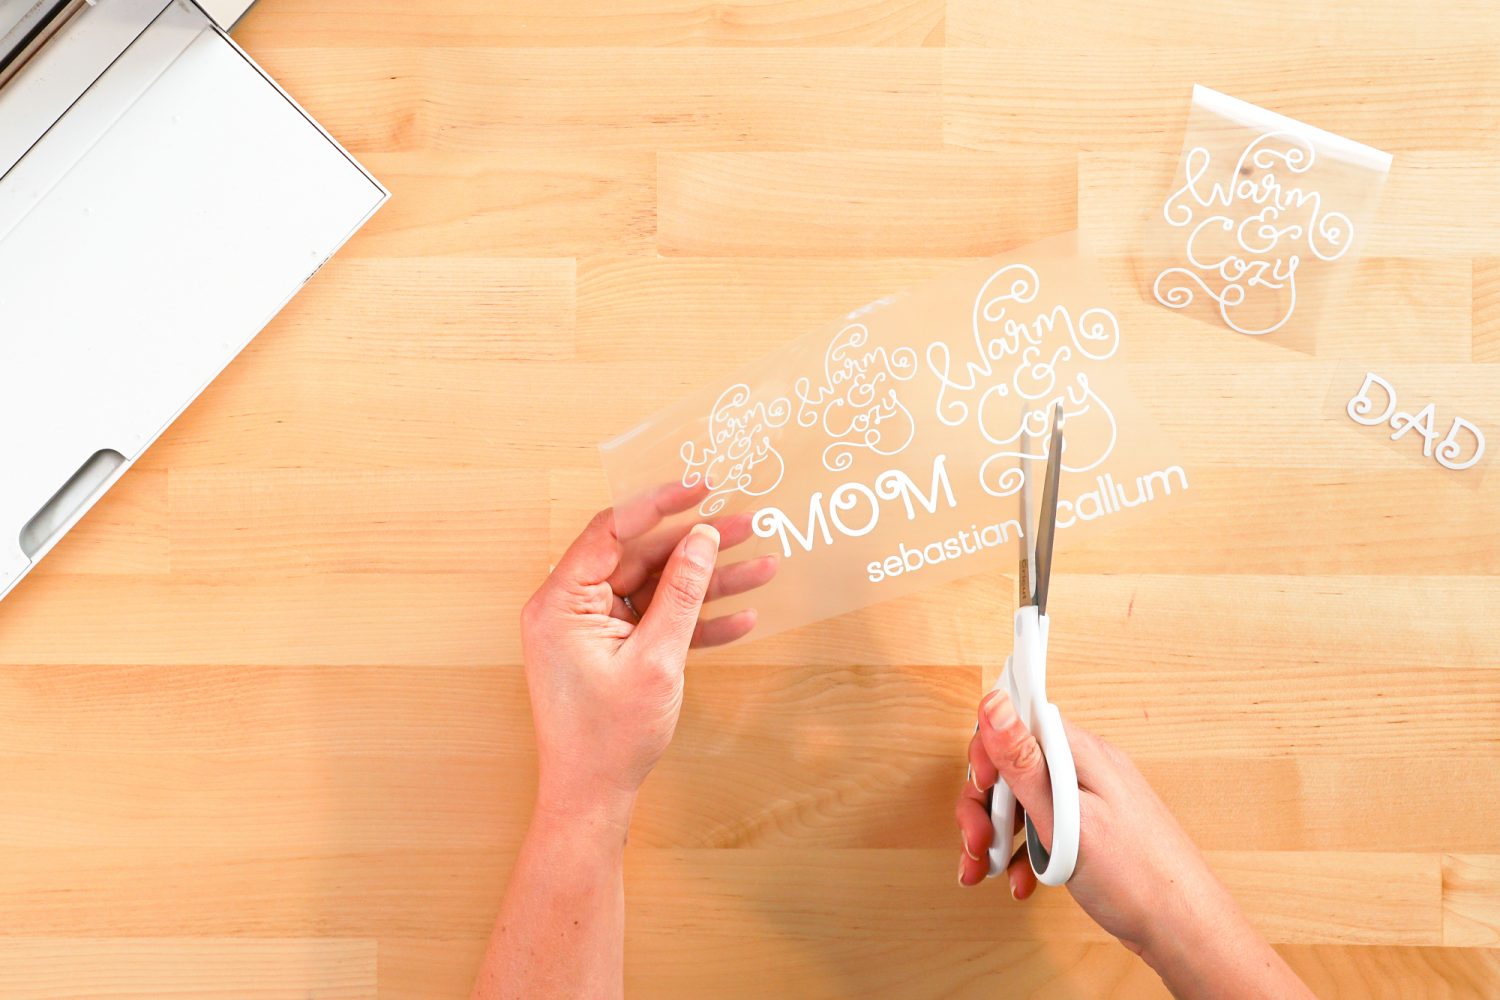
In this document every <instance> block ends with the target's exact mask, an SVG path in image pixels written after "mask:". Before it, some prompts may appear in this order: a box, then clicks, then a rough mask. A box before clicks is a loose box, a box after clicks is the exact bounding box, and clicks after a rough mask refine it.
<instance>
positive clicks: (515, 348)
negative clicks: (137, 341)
mask: <svg viewBox="0 0 1500 1000" xmlns="http://www.w3.org/2000/svg"><path fill="white" fill-rule="evenodd" d="M574 271H575V262H574V261H573V260H572V259H571V258H567V259H547V258H541V259H527V258H521V259H517V260H507V259H501V258H486V257H427V258H422V257H417V258H400V257H396V258H381V257H375V258H363V259H355V258H343V257H339V258H335V259H334V260H331V261H329V262H328V264H327V266H326V267H324V268H323V270H322V271H321V272H320V274H319V277H318V278H317V279H316V280H314V281H313V282H312V283H311V284H309V285H308V287H307V288H306V289H304V290H303V291H302V293H301V294H300V295H298V296H297V297H296V298H295V299H293V300H292V301H291V302H290V303H288V304H287V307H286V308H285V309H284V310H282V312H281V314H280V315H279V316H278V317H277V318H276V320H275V322H274V323H273V325H272V327H271V328H270V329H269V330H268V331H267V332H266V334H265V335H264V336H265V338H266V339H267V340H268V341H271V343H270V344H268V345H263V346H261V347H260V348H258V349H259V350H266V351H270V352H272V353H275V354H277V355H279V356H283V357H287V356H291V355H294V354H295V355H296V356H297V357H299V358H300V359H301V360H302V362H303V363H304V364H308V365H318V364H329V363H332V362H333V361H335V360H341V359H342V358H344V357H346V356H349V357H369V356H371V355H380V356H382V357H386V358H395V359H399V360H401V361H404V362H423V361H429V360H435V359H447V360H455V361H478V360H493V359H497V358H498V359H506V360H509V359H516V360H519V359H523V358H547V359H549V360H565V359H567V358H570V357H573V356H574V336H573V334H574V302H573V293H574V285H575V281H574ZM260 343H261V342H260V341H257V344H260Z"/></svg>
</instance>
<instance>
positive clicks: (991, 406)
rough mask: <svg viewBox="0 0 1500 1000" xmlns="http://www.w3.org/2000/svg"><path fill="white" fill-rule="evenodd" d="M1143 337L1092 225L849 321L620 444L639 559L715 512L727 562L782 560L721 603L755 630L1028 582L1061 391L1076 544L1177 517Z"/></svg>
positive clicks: (1064, 523)
mask: <svg viewBox="0 0 1500 1000" xmlns="http://www.w3.org/2000/svg"><path fill="white" fill-rule="evenodd" d="M1126 338H1127V334H1126V331H1124V330H1123V329H1122V328H1121V325H1120V321H1119V318H1118V313H1117V311H1116V310H1115V309H1114V307H1113V306H1112V305H1111V303H1110V302H1109V300H1108V297H1107V295H1106V293H1105V291H1104V289H1103V286H1102V284H1101V282H1100V280H1099V278H1098V277H1097V274H1096V271H1095V268H1094V266H1093V263H1092V261H1091V260H1090V259H1089V258H1088V257H1087V256H1086V255H1084V254H1083V253H1081V252H1080V249H1079V246H1078V242H1077V238H1076V236H1075V235H1074V234H1068V235H1065V236H1061V237H1057V238H1054V239H1050V240H1047V241H1044V242H1041V243H1036V244H1032V245H1031V246H1028V247H1024V248H1022V249H1020V250H1017V251H1014V252H1012V253H1009V254H1006V255H1004V256H1001V257H997V258H994V259H992V260H988V261H983V262H980V263H977V264H972V265H969V266H967V267H963V268H960V269H957V270H955V271H952V272H950V273H948V274H946V275H944V276H942V277H939V278H937V279H935V280H933V281H931V282H929V283H928V284H925V285H922V286H920V287H918V288H916V289H913V290H910V291H907V292H905V293H903V294H900V295H896V296H892V297H889V298H885V299H881V300H879V301H877V302H875V303H872V304H870V305H868V306H865V307H864V308H861V309H858V310H856V311H854V312H851V313H849V314H848V315H847V316H845V317H844V318H843V319H842V320H841V321H839V322H837V323H834V324H832V325H830V326H828V327H827V328H825V329H823V330H820V331H817V332H815V333H812V334H809V335H808V336H806V337H803V338H801V339H800V340H797V341H795V342H794V343H792V344H790V345H788V346H786V347H785V348H783V349H781V350H779V351H777V352H776V353H774V354H772V355H770V356H769V357H766V358H764V359H762V360H760V361H758V362H756V363H754V364H752V365H750V366H748V367H747V368H745V369H743V370H742V371H740V372H738V373H737V374H734V375H731V376H729V377H727V378H724V379H722V380H720V381H718V382H717V383H715V384H713V385H710V386H707V387H705V388H704V389H702V390H700V391H699V392H697V393H695V394H693V395H692V396H689V397H688V398H686V399H684V400H682V401H681V402H679V403H677V404H675V405H673V406H670V407H668V408H667V409H666V410H664V411H662V412H661V413H658V414H657V415H656V416H654V417H652V418H651V419H649V420H647V421H646V422H645V423H643V424H641V425H640V426H638V427H636V428H635V429H633V430H631V431H629V432H627V433H625V434H623V435H621V436H620V437H618V438H616V439H614V440H612V441H609V442H606V443H605V444H604V445H602V446H601V452H602V455H603V460H604V466H605V471H606V473H607V475H608V477H609V481H610V487H611V491H612V493H613V496H614V501H615V505H616V521H617V525H618V526H619V528H620V532H621V535H622V537H623V539H624V542H625V545H626V558H627V559H629V558H631V550H632V549H633V548H638V549H639V550H640V551H646V550H652V551H661V550H662V545H663V541H664V540H669V539H672V538H676V537H680V536H681V534H683V533H684V532H686V531H687V529H688V527H690V526H691V525H692V524H693V523H696V522H698V521H712V522H714V523H717V524H718V525H719V526H720V528H721V531H722V532H723V533H724V535H725V537H726V539H728V540H734V539H742V541H739V543H738V544H733V545H729V546H728V547H726V549H725V551H724V553H723V555H722V556H721V557H720V565H721V567H722V566H724V565H726V564H733V563H738V562H741V561H743V560H748V559H751V558H755V557H758V556H762V555H768V554H769V555H774V556H775V557H777V559H778V560H779V563H780V565H779V570H778V572H777V573H776V575H775V577H774V578H773V579H772V580H771V582H770V583H769V584H766V585H765V586H762V587H759V588H757V589H755V590H753V591H751V592H749V593H744V594H735V595H730V596H726V597H724V598H723V599H721V600H719V601H716V602H714V603H713V604H712V605H710V609H709V610H708V611H707V612H706V614H708V615H711V616H718V615H720V614H727V613H730V612H732V611H735V610H739V609H742V608H747V607H748V608H755V609H756V610H757V612H758V622H759V624H758V626H757V628H756V630H755V632H753V633H752V635H754V636H763V635H769V634H771V633H773V632H777V631H780V630H782V629H786V628H791V627H793V626H797V625H802V624H805V623H808V622H812V621H817V620H819V619H822V618H826V617H829V616H831V615H836V614H840V613H842V612H845V611H849V610H851V609H854V608H858V607H862V606H864V605H867V604H870V603H873V602H875V601H880V600H885V599H887V598H891V597H897V596H900V595H902V594H908V593H911V592H913V591H916V590H919V589H922V588H926V587H930V586H933V585H936V584H939V583H943V582H945V581H948V580H952V579H955V578H957V577H960V576H965V575H969V574H972V573H975V572H979V571H981V570H984V569H987V568H992V567H1003V570H1002V571H1004V572H1009V571H1010V569H1011V568H1012V564H1013V562H1014V555H1015V552H1016V549H1015V546H1016V545H1017V544H1018V543H1019V542H1020V540H1021V539H1022V537H1023V528H1022V520H1021V518H1020V512H1019V500H1018V497H1019V494H1020V491H1021V484H1022V482H1023V480H1024V479H1025V478H1026V477H1028V476H1032V475H1036V476H1040V475H1041V473H1042V470H1043V468H1044V466H1045V464H1046V458H1047V440H1048V438H1047V435H1046V430H1047V427H1048V424H1049V421H1050V419H1051V413H1052V410H1053V407H1054V406H1055V404H1057V403H1058V402H1061V403H1062V406H1063V410H1064V412H1065V414H1066V419H1067V426H1068V435H1067V445H1066V450H1065V455H1064V458H1063V463H1062V470H1063V475H1062V484H1061V494H1060V495H1061V499H1060V502H1059V513H1058V528H1059V532H1060V534H1059V539H1058V544H1059V547H1063V546H1065V545H1066V544H1067V543H1068V542H1069V540H1070V537H1071V538H1072V539H1075V540H1076V539H1077V538H1078V537H1079V536H1080V535H1084V534H1087V533H1089V532H1090V531H1094V530H1100V529H1103V528H1106V527H1108V526H1110V525H1112V524H1117V523H1120V522H1122V521H1125V520H1129V519H1131V518H1134V517H1137V516H1141V515H1142V514H1143V513H1144V512H1145V511H1147V510H1159V509H1161V508H1163V507H1165V506H1167V505H1168V504H1170V503H1171V502H1173V501H1174V500H1175V499H1176V498H1178V497H1180V496H1181V495H1182V493H1183V492H1184V491H1185V490H1187V488H1188V474H1187V472H1186V470H1185V469H1184V468H1183V467H1182V466H1181V465H1180V464H1178V463H1177V462H1176V461H1175V459H1174V457H1173V454H1172V452H1171V449H1170V448H1169V447H1168V446H1167V444H1166V442H1165V441H1164V440H1163V439H1162V437H1161V435H1160V433H1159V432H1158V430H1157V429H1156V427H1155V425H1154V424H1153V423H1152V421H1151V420H1150V418H1149V416H1148V415H1147V414H1146V412H1145V411H1144V410H1143V409H1142V407H1141V406H1140V404H1139V403H1138V402H1137V400H1136V399H1135V397H1134V396H1133V395H1132V393H1131V392H1130V390H1129V388H1128V386H1127V384H1126V372H1125V368H1124V366H1123V364H1122V358H1123V356H1124V347H1125V340H1126ZM1033 485H1034V487H1035V488H1036V489H1038V490H1040V482H1039V481H1038V482H1037V483H1034V484H1033ZM683 507H686V508H687V509H686V510H685V511H683V512H681V513H678V514H675V515H668V516H666V517H665V518H663V517H662V511H664V510H666V511H670V510H677V509H679V508H683ZM643 512H644V513H643Z"/></svg>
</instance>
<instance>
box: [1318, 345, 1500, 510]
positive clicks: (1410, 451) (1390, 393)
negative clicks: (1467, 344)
mask: <svg viewBox="0 0 1500 1000" xmlns="http://www.w3.org/2000/svg"><path fill="white" fill-rule="evenodd" d="M1474 367H1475V374H1474V375H1472V376H1470V377H1468V378H1462V379H1455V378H1454V377H1453V373H1452V367H1451V366H1445V365H1395V364H1380V365H1377V366H1374V367H1367V366H1364V365H1359V364H1356V363H1353V362H1349V363H1341V364H1339V365H1336V366H1335V369H1334V374H1333V375H1332V377H1331V378H1330V379H1329V383H1328V389H1327V392H1326V394H1325V396H1324V400H1323V415H1324V416H1325V417H1327V418H1328V419H1329V420H1332V421H1333V422H1334V423H1335V424H1337V425H1339V426H1341V427H1343V428H1344V431H1345V433H1344V434H1343V437H1344V438H1345V439H1346V440H1348V441H1349V442H1350V447H1351V448H1352V449H1358V452H1357V453H1358V454H1361V455H1364V456H1366V457H1367V460H1368V461H1369V462H1370V464H1371V465H1375V466H1386V465H1402V466H1406V467H1410V468H1421V469H1427V470H1430V472H1431V474H1432V476H1433V477H1434V478H1433V480H1432V481H1433V482H1435V483H1436V482H1443V483H1448V484H1450V485H1452V486H1458V487H1468V488H1469V489H1471V490H1476V491H1477V490H1478V489H1479V487H1480V486H1481V484H1483V483H1484V481H1485V479H1486V478H1487V477H1488V476H1489V475H1490V472H1491V470H1492V469H1493V468H1494V465H1495V460H1494V451H1493V449H1494V447H1495V446H1496V445H1497V444H1500V442H1497V441H1496V440H1495V439H1496V437H1497V436H1500V404H1497V402H1496V399H1495V393H1494V392H1493V389H1492V386H1493V384H1494V383H1493V381H1492V380H1491V379H1490V377H1489V376H1487V375H1486V374H1484V373H1483V368H1484V366H1482V365H1481V366H1474Z"/></svg>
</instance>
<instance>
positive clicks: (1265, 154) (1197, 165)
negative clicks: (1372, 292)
mask: <svg viewBox="0 0 1500 1000" xmlns="http://www.w3.org/2000/svg"><path fill="white" fill-rule="evenodd" d="M1390 166H1391V157H1390V154H1388V153H1383V152H1381V151H1380V150H1377V149H1372V148H1371V147H1369V146H1365V145H1362V144H1360V143H1357V142H1354V141H1352V140H1350V139H1346V138H1344V137H1342V136H1338V135H1334V134H1333V133H1331V132H1325V131H1324V130H1322V129H1319V128H1314V127H1313V126H1311V125H1306V124H1304V123H1302V122H1299V121H1296V120H1294V119H1291V118H1288V117H1286V116H1285V115H1280V114H1277V113H1275V112H1273V111H1268V110H1266V109H1265V108H1261V107H1257V106H1256V105H1254V104H1249V103H1247V102H1245V101H1241V100H1238V99H1236V98H1233V97H1230V96H1228V95H1226V94H1221V93H1219V92H1218V91H1215V90H1210V89H1209V88H1207V87H1202V86H1198V87H1194V88H1193V101H1192V108H1191V111H1190V114H1189V117H1188V126H1187V134H1186V137H1185V138H1184V140H1183V144H1182V157H1181V160H1180V161H1179V162H1178V165H1177V171H1176V173H1175V174H1174V175H1173V179H1172V182H1171V184H1170V186H1169V190H1168V193H1167V194H1166V197H1165V200H1164V201H1163V202H1162V203H1161V205H1160V207H1159V210H1157V211H1155V212H1153V213H1152V214H1151V216H1150V218H1149V219H1148V221H1147V225H1146V231H1145V234H1144V237H1143V239H1142V251H1143V252H1142V254H1141V258H1140V263H1139V267H1138V275H1139V278H1140V280H1141V285H1142V288H1141V291H1142V294H1143V295H1144V296H1146V297H1147V298H1148V299H1150V300H1153V301H1155V302H1156V303H1158V304H1160V305H1162V306H1165V307H1167V308H1169V309H1174V310H1178V311H1180V312H1182V313H1184V314H1186V315H1189V316H1193V317H1195V318H1198V319H1202V320H1205V321H1207V322H1209V323H1212V324H1214V325H1216V326H1219V327H1221V328H1225V329H1228V330H1231V331H1233V332H1235V333H1240V334H1246V335H1249V336H1257V337H1267V338H1268V339H1270V340H1272V341H1273V342H1275V343H1278V344H1281V345H1283V346H1286V347H1291V348H1293V349H1296V350H1300V351H1303V352H1305V353H1309V354H1311V353H1313V352H1314V350H1315V348H1316V336H1315V333H1316V324H1317V318H1318V315H1319V313H1320V312H1321V311H1322V310H1323V309H1325V308H1326V307H1327V306H1328V305H1329V303H1331V302H1332V301H1333V300H1334V299H1335V298H1336V297H1337V296H1338V295H1339V294H1340V293H1341V292H1342V290H1343V287H1344V286H1345V284H1346V283H1347V281H1348V279H1349V278H1350V277H1351V276H1352V275H1353V273H1354V269H1355V265H1356V262H1357V260H1358V257H1359V252H1360V249H1359V248H1360V244H1361V242H1362V241H1363V240H1364V239H1365V236H1366V233H1367V231H1368V229H1369V226H1370V222H1371V220H1372V219H1373V218H1374V215H1375V210H1376V207H1377V205H1378V202H1379V199H1380V192H1381V189H1382V188H1383V186H1384V184H1385V179H1386V175H1387V173H1388V172H1389V171H1390Z"/></svg>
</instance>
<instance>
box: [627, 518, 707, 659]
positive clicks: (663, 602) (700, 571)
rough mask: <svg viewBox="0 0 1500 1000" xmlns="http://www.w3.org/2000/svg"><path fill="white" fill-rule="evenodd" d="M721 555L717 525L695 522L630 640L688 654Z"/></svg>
mask: <svg viewBox="0 0 1500 1000" xmlns="http://www.w3.org/2000/svg"><path fill="white" fill-rule="evenodd" d="M718 555H719V532H718V529H717V528H715V527H714V526H713V525H711V524H695V525H693V529H692V530H691V531H689V532H688V533H687V536H686V537H684V538H683V540H682V541H681V542H680V543H678V545H677V550H676V551H675V552H673V553H672V557H671V558H670V559H668V560H667V565H666V568H665V569H663V570H662V574H661V582H660V583H658V584H657V586H656V593H655V595H653V596H652V598H651V606H650V607H648V608H647V609H646V613H645V615H643V616H642V618H641V624H640V626H639V627H638V628H636V630H635V633H634V635H632V636H631V640H632V641H633V642H635V643H639V644H641V645H643V646H645V647H646V648H649V649H653V650H655V651H656V652H658V653H661V654H663V655H667V656H671V657H674V658H676V659H682V658H683V657H686V656H687V651H688V646H689V645H690V644H691V643H692V641H693V630H694V628H696V627H697V624H698V612H699V611H701V610H702V609H703V597H704V595H705V594H707V593H708V581H709V580H710V579H711V578H712V577H713V574H714V560H715V559H716V558H718Z"/></svg>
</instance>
